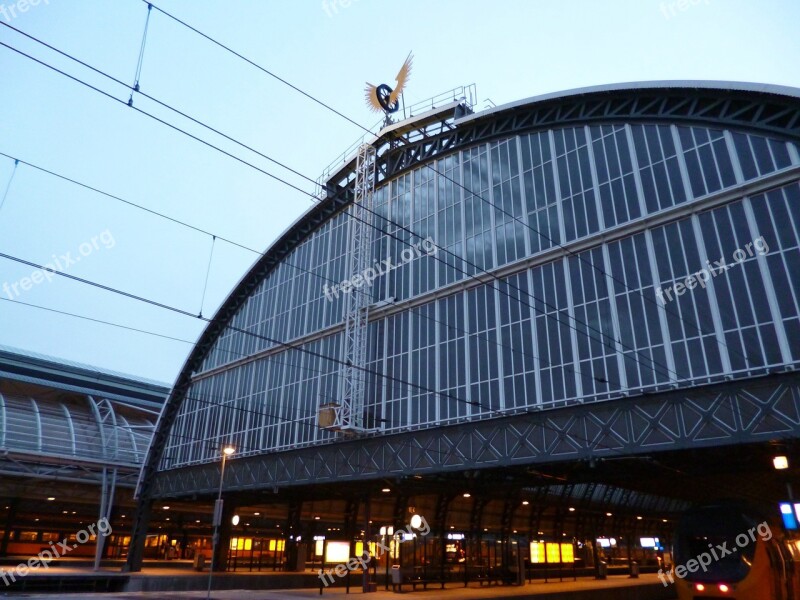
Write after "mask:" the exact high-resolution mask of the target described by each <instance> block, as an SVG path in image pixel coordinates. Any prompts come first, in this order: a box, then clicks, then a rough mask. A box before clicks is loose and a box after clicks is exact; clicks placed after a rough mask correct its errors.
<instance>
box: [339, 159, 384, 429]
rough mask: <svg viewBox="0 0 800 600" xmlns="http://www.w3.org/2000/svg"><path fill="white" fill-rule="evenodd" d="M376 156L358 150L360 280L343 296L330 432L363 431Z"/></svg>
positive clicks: (353, 230)
mask: <svg viewBox="0 0 800 600" xmlns="http://www.w3.org/2000/svg"><path fill="white" fill-rule="evenodd" d="M376 159H377V153H376V151H375V148H374V147H373V146H371V145H370V144H362V145H361V146H359V148H358V160H357V167H356V181H355V197H354V199H353V206H352V208H351V218H350V245H349V255H348V258H349V271H348V274H349V276H350V281H351V282H353V283H355V282H356V279H357V278H359V279H360V280H361V285H359V286H355V285H354V286H353V289H352V290H351V291H350V293H348V294H346V296H345V304H344V317H343V321H344V339H343V347H342V361H343V362H344V366H343V367H342V377H341V380H340V381H341V394H340V404H339V406H338V407H336V412H335V420H334V424H333V427H331V429H336V430H339V431H342V432H345V433H361V432H363V431H364V430H365V423H364V394H365V392H366V387H367V376H366V372H365V370H364V369H365V367H366V364H367V343H368V335H367V328H368V325H369V305H370V303H371V300H372V291H371V285H370V284H371V282H370V281H364V278H365V277H366V274H367V270H368V268H369V266H370V259H371V256H372V232H373V228H372V200H373V196H374V194H375V162H376Z"/></svg>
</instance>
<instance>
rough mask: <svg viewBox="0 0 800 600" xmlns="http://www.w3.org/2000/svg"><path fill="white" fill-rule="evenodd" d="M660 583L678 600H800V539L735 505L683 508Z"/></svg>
mask: <svg viewBox="0 0 800 600" xmlns="http://www.w3.org/2000/svg"><path fill="white" fill-rule="evenodd" d="M672 558H673V560H674V564H673V565H672V566H671V567H670V569H669V570H668V572H667V573H660V574H659V577H660V578H661V579H662V581H666V582H668V583H669V584H674V586H675V589H676V592H677V595H678V599H679V600H701V599H702V600H706V599H709V598H727V599H729V600H800V538H797V537H796V536H794V537H793V536H792V535H791V532H784V530H783V528H782V527H780V526H779V525H775V524H774V523H773V524H772V525H770V523H769V522H768V520H766V519H764V518H762V517H761V516H759V515H758V513H757V512H756V511H753V510H752V509H750V508H748V507H744V506H741V505H738V504H735V503H728V502H719V503H713V504H707V505H703V506H699V507H696V508H693V509H690V510H688V511H687V512H686V513H684V515H683V516H682V517H681V519H680V521H679V523H678V527H677V529H676V531H675V535H674V537H673V547H672Z"/></svg>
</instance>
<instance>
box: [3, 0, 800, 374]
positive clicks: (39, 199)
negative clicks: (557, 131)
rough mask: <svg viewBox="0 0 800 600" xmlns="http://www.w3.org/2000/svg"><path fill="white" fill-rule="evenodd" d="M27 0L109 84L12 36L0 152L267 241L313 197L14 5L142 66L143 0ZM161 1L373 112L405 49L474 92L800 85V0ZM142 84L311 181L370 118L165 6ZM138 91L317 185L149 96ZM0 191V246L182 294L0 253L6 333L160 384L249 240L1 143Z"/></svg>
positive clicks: (429, 74)
mask: <svg viewBox="0 0 800 600" xmlns="http://www.w3.org/2000/svg"><path fill="white" fill-rule="evenodd" d="M34 1H35V0H28V2H29V3H27V4H26V3H25V2H24V0H18V1H17V2H12V1H11V0H0V43H2V44H7V45H9V46H12V47H13V48H16V49H17V50H19V51H21V52H24V53H26V54H30V55H31V56H34V57H35V58H36V59H38V60H40V61H43V62H46V63H49V64H50V65H52V66H54V67H56V68H58V69H61V70H62V71H64V72H66V73H68V74H70V75H72V76H73V77H77V78H79V79H82V80H84V81H85V82H87V83H89V84H91V85H93V86H95V87H97V88H99V89H100V90H102V91H104V92H105V93H106V94H108V96H106V95H103V94H101V93H100V92H98V91H95V90H91V89H89V88H87V87H85V86H84V85H81V84H79V83H77V82H75V81H74V80H71V79H69V78H68V77H66V76H65V75H63V74H59V73H57V72H54V71H52V70H50V69H48V68H47V67H45V66H43V65H41V64H39V63H36V62H34V61H33V60H31V59H29V58H26V57H25V56H22V55H20V54H18V53H17V52H14V51H13V50H11V49H9V48H7V47H5V46H0V152H2V153H4V154H6V155H9V156H12V157H15V158H17V159H20V160H22V161H25V162H28V163H32V164H34V165H37V166H39V167H42V168H44V169H46V170H49V171H52V172H55V173H58V174H60V175H63V176H65V177H67V178H69V179H72V180H75V181H77V182H80V183H82V184H85V185H88V186H91V187H93V188H96V189H97V190H102V191H103V192H106V193H108V194H111V195H113V196H116V197H118V198H121V199H123V200H126V201H128V202H131V203H135V204H138V205H140V206H142V207H145V208H147V209H149V210H151V211H156V212H159V213H162V214H164V215H167V216H169V217H171V218H172V219H175V220H178V221H183V222H185V223H187V224H189V225H191V226H193V227H196V228H198V229H202V230H204V231H205V232H209V233H211V234H213V235H216V236H220V237H224V238H227V239H229V240H233V241H235V242H237V243H240V244H242V245H244V246H246V247H248V248H251V249H253V250H257V251H262V252H263V251H264V250H266V249H267V248H268V247H269V246H270V244H271V243H272V242H273V241H274V240H275V239H276V238H277V237H278V236H279V235H280V234H281V233H282V232H283V231H284V230H285V229H286V228H287V227H288V226H289V225H290V224H291V223H292V222H293V221H295V220H296V219H297V218H298V217H299V216H300V215H301V214H303V213H304V212H305V211H306V210H308V209H309V207H310V206H311V204H312V201H311V199H310V198H309V196H308V195H306V194H303V193H301V192H300V191H297V190H295V189H292V188H291V187H288V186H287V185H285V184H283V183H280V182H279V181H277V180H275V179H272V178H270V177H269V176H267V175H266V174H264V173H263V172H261V171H259V170H257V169H254V168H252V167H250V166H247V165H244V164H242V163H241V162H239V161H237V160H235V159H233V158H231V157H229V156H226V155H224V154H223V153H221V152H220V151H217V150H214V149H212V148H210V147H208V146H206V145H204V144H202V143H200V142H198V141H196V140H193V139H191V138H189V137H187V136H186V135H183V134H181V133H179V132H177V131H176V130H174V129H173V128H170V127H169V126H167V125H164V124H162V123H159V122H157V121H155V120H153V119H151V118H148V117H147V116H145V115H143V114H141V113H139V112H137V111H135V110H133V109H131V108H130V107H128V106H127V105H126V104H127V101H128V98H129V97H130V90H128V89H127V88H126V87H124V86H122V85H120V84H118V83H114V82H112V81H109V80H108V79H105V78H103V77H101V76H100V75H98V74H97V73H94V72H92V71H90V70H89V69H87V68H86V67H84V66H81V65H79V64H77V63H75V62H73V61H70V60H69V59H67V58H65V57H63V56H60V55H59V54H57V53H56V52H54V51H53V50H51V49H48V48H46V47H44V46H42V45H40V44H38V43H36V42H34V41H32V40H30V39H27V38H25V37H24V36H22V35H20V34H19V33H17V32H16V31H13V30H12V29H10V28H8V27H5V26H2V25H3V24H7V25H10V26H12V27H15V28H17V29H19V30H21V31H24V32H25V33H27V34H29V35H31V36H34V37H36V38H38V39H40V40H42V41H44V42H46V43H47V44H49V45H50V46H52V47H54V48H56V49H58V50H60V51H62V52H64V53H67V54H69V55H72V56H74V57H75V58H78V59H79V60H81V61H83V62H85V63H87V64H89V65H91V66H93V67H95V68H97V69H99V70H101V71H104V72H106V73H108V74H110V75H112V76H113V77H115V78H117V79H118V80H121V81H123V82H124V83H125V85H133V82H134V81H135V77H136V70H137V63H138V59H139V53H140V47H141V44H142V34H143V31H144V26H145V20H146V17H147V5H146V4H145V3H144V2H142V1H141V0H39V2H38V3H36V4H35V5H32V2H34ZM154 3H155V4H156V6H158V7H160V8H162V9H164V10H165V11H167V12H169V13H171V14H173V15H175V16H176V17H178V18H180V19H181V20H183V21H185V22H186V23H188V24H190V25H191V26H192V27H194V28H196V29H198V30H200V31H201V32H203V33H204V34H206V35H207V36H209V37H211V38H214V39H215V40H218V41H219V42H221V43H223V44H225V45H228V46H230V47H231V48H233V49H234V50H236V51H237V52H238V53H240V54H242V55H243V56H245V57H247V58H249V59H250V60H252V61H253V62H255V63H257V64H258V65H260V66H261V67H264V68H265V69H267V70H269V71H271V72H272V73H274V74H275V75H277V76H279V77H281V78H283V79H284V80H286V81H288V82H289V83H291V84H292V85H294V86H296V87H298V88H300V89H302V90H304V91H305V92H307V93H309V94H310V95H312V96H314V97H316V98H318V99H319V100H321V101H323V102H325V103H326V104H329V105H330V106H332V107H334V108H335V109H336V110H338V111H340V112H341V113H343V114H345V115H347V116H348V117H349V118H351V119H353V120H354V121H356V122H357V123H360V124H361V125H363V126H365V127H370V126H372V125H374V124H375V123H376V121H377V120H378V119H377V117H376V115H375V114H374V113H371V112H370V111H369V109H368V108H367V107H366V105H365V103H364V97H363V90H364V84H365V81H369V82H371V83H373V84H379V83H384V82H385V83H388V84H390V85H392V84H393V79H394V76H395V74H396V73H397V70H398V69H399V67H400V66H401V65H402V63H403V61H404V60H405V58H406V56H407V55H408V53H409V52H411V51H413V53H414V66H413V70H412V73H411V79H410V82H409V84H408V87H407V89H406V92H405V100H406V103H407V104H411V103H414V102H416V101H421V100H424V99H426V98H430V97H432V96H435V95H437V94H439V93H442V92H445V91H447V90H450V89H452V88H455V87H457V86H461V85H466V84H472V83H474V84H476V86H477V98H478V103H477V106H476V108H477V109H482V108H485V107H486V106H488V105H489V104H490V103H494V104H497V105H501V104H503V103H507V102H513V101H516V100H520V99H523V98H528V97H532V96H536V95H539V94H545V93H553V92H558V91H562V90H569V89H573V88H578V87H584V86H590V85H601V84H608V83H620V82H635V81H651V80H669V79H673V80H675V79H677V80H687V79H700V80H730V81H750V82H757V83H769V84H777V85H786V86H792V87H798V88H800V68H798V58H800V35H798V32H797V24H798V23H800V2H797V0H761V1H759V2H755V1H753V0H749V1H747V0H695V1H693V0H682V1H680V2H678V1H677V0H675V1H661V0H606V1H603V0H521V1H512V0H496V1H494V2H478V1H476V0H458V1H455V0H453V1H451V0H405V1H404V2H386V1H384V0H350V1H347V0H291V1H289V0H284V1H281V2H278V1H277V0H226V1H225V2H219V1H213V2H212V1H210V0H157V1H156V2H154ZM139 85H140V89H141V91H142V92H144V93H147V94H149V95H150V96H153V97H155V98H157V99H158V100H160V101H161V102H164V103H167V104H169V105H171V106H174V107H175V108H178V109H179V110H181V111H182V112H184V113H186V114H187V115H190V116H191V117H193V118H195V119H197V120H199V121H202V122H203V123H206V124H208V125H210V126H212V127H214V128H216V129H218V130H220V131H222V132H223V133H225V134H226V135H228V136H230V137H232V138H234V139H236V140H238V141H240V142H242V143H244V144H247V145H248V146H250V147H252V148H254V149H255V150H257V151H258V152H260V153H262V154H266V155H268V156H271V157H274V158H275V159H277V160H279V161H281V162H283V163H284V164H286V165H288V166H290V167H292V168H293V169H295V170H296V171H298V172H300V173H302V174H304V175H306V176H307V177H308V178H310V179H311V180H316V179H317V177H318V176H319V175H320V174H321V173H322V172H323V170H324V169H325V168H326V167H327V166H328V165H329V164H330V163H331V162H332V161H334V160H335V159H336V158H337V157H338V156H339V155H341V153H342V152H344V151H345V150H346V149H348V148H350V147H351V146H352V145H353V144H354V143H355V142H356V141H357V140H358V139H359V138H360V137H361V135H362V134H363V130H361V129H359V128H358V127H356V126H355V125H354V124H352V123H350V122H348V121H347V120H345V119H343V118H342V117H340V116H338V115H336V114H334V113H333V112H330V111H328V110H327V109H325V108H323V107H322V106H320V105H319V104H316V103H315V102H313V101H312V100H310V99H308V98H306V97H304V96H303V95H301V94H299V93H298V92H296V91H294V90H293V89H291V88H290V87H288V86H287V85H285V84H284V83H281V82H279V81H278V80H276V79H274V78H272V77H270V76H269V75H267V74H265V73H264V72H262V71H260V70H258V69H256V68H255V67H253V66H252V65H249V64H247V63H246V62H244V61H242V60H241V59H239V58H236V57H234V56H232V55H231V54H228V53H226V52H225V51H224V50H223V49H221V48H220V47H219V46H216V45H214V44H213V43H212V42H210V41H208V40H207V39H204V38H203V37H201V36H199V35H197V34H196V33H193V32H192V31H190V30H189V29H187V28H186V27H184V26H182V25H180V24H179V23H176V22H175V21H173V20H171V19H169V18H168V17H166V16H165V15H164V14H162V13H160V12H158V11H156V10H153V11H152V12H151V15H150V21H149V26H148V33H147V39H146V44H145V47H144V55H143V62H142V69H141V75H140V78H139ZM109 96H111V98H109ZM112 98H115V99H116V100H114V99H112ZM120 101H121V102H120ZM133 104H134V107H136V108H139V109H141V110H143V111H147V112H149V113H151V114H153V115H154V116H156V117H158V118H160V119H163V120H165V121H168V122H169V123H171V124H173V125H175V126H177V127H180V128H182V129H185V130H186V131H187V132H189V133H191V134H192V135H195V136H198V137H201V138H203V139H204V140H206V141H208V142H210V143H212V144H214V145H217V146H219V147H220V148H221V149H222V150H224V151H226V152H229V153H231V154H235V155H236V156H238V157H240V158H242V159H243V160H245V161H247V162H250V163H251V164H252V165H254V166H255V167H257V168H258V169H261V170H262V171H267V172H269V173H272V174H274V175H276V176H278V177H281V178H283V179H285V180H286V181H288V182H289V183H291V184H293V185H295V186H297V187H299V188H301V189H302V190H305V191H307V192H309V193H313V192H314V191H315V189H314V185H313V184H312V183H311V182H310V181H308V180H306V179H303V178H301V177H298V176H297V175H294V174H291V173H287V172H286V171H284V170H282V169H281V168H279V167H277V166H276V165H274V164H271V163H269V162H268V161H267V160H265V159H264V158H263V157H261V156H258V155H256V154H253V153H251V152H249V151H247V150H244V149H242V148H240V147H238V146H236V145H235V144H233V143H231V142H230V141H226V140H224V139H222V138H220V137H219V136H217V135H215V134H213V133H211V132H208V131H206V130H203V129H202V128H201V127H199V126H197V125H196V124H193V123H191V122H190V121H188V120H186V119H185V118H183V117H181V116H178V115H175V114H173V113H170V112H169V111H167V110H166V109H164V108H163V107H159V106H158V105H156V104H154V103H153V102H152V101H151V100H148V99H147V98H144V97H142V96H141V95H138V94H134V98H133ZM12 176H13V177H12ZM9 182H10V186H9ZM7 188H8V191H7V194H4V192H6V189H7ZM4 197H5V200H4V201H3V198H4ZM0 202H3V204H2V207H1V208H0V253H2V254H5V255H9V256H13V257H16V258H20V259H23V260H26V261H28V262H31V263H35V264H50V265H52V266H53V267H54V268H55V269H56V270H58V271H61V272H63V273H65V274H68V275H72V276H75V277H79V278H82V279H85V280H89V281H92V282H95V283H98V284H101V285H103V286H107V287H111V288H116V289H119V290H122V291H124V292H127V293H129V294H133V295H136V296H139V297H142V298H146V299H148V300H152V301H153V302H156V303H160V304H163V305H167V306H170V307H174V308H177V309H180V310H181V311H185V312H187V313H189V315H185V314H179V313H177V312H173V311H170V310H167V309H165V308H162V307H158V306H154V305H152V304H146V303H144V302H142V301H140V300H135V299H132V298H128V297H124V296H120V295H117V294H114V293H111V292H109V291H106V290H103V289H100V288H98V287H94V286H90V285H87V284H86V283H82V282H79V281H75V280H70V279H68V278H65V277H61V276H51V275H50V274H49V273H48V274H47V275H48V277H45V276H44V275H43V274H42V273H41V272H40V271H38V269H36V268H35V267H32V266H30V265H26V264H21V263H19V262H15V261H12V260H9V259H7V258H2V257H0V345H3V346H8V347H12V348H18V349H22V350H25V351H29V352H35V353H40V354H46V355H49V356H53V357H56V358H59V359H65V360H69V361H75V362H79V363H83V364H87V365H92V366H95V367H98V368H101V369H106V370H112V371H117V372H122V373H128V374H131V375H134V376H137V377H142V378H147V379H151V380H156V381H161V382H164V383H166V384H171V383H172V382H173V381H174V379H175V378H176V376H177V374H178V372H179V371H180V368H181V367H182V365H183V363H184V361H185V360H186V358H187V356H188V354H189V352H190V351H191V349H192V344H193V343H194V342H195V341H196V340H197V338H198V336H199V335H200V333H201V332H202V330H203V327H204V322H203V321H201V320H199V319H197V318H195V317H193V316H192V315H198V314H200V313H202V315H203V316H205V317H211V316H213V314H214V313H215V311H216V310H217V308H218V307H219V306H220V304H221V303H222V302H223V301H224V299H225V298H226V297H227V295H228V294H229V293H230V291H231V289H232V288H233V286H234V285H235V284H236V283H237V282H238V281H239V279H241V277H242V276H244V275H245V273H246V272H247V271H248V269H249V267H250V266H251V265H252V263H253V262H254V260H255V259H256V258H257V254H255V253H254V252H252V251H248V250H245V249H242V248H238V247H236V246H233V245H231V244H228V243H226V242H223V241H221V240H219V239H217V240H216V241H213V238H212V237H211V235H208V234H207V233H203V232H198V231H196V230H193V229H189V228H187V227H184V226H182V225H179V224H177V223H175V222H174V221H169V220H167V219H164V218H162V217H159V216H156V215H154V214H152V213H149V212H147V211H145V210H142V209H140V208H135V207H133V206H130V205H128V204H125V203H123V202H121V201H120V200H117V199H113V198H110V197H108V196H104V195H101V194H98V193H96V192H94V191H91V190H89V189H86V188H84V187H80V186H77V185H75V184H73V183H70V182H67V181H65V180H63V179H59V178H57V177H54V176H52V175H50V174H47V173H45V172H42V171H40V170H36V169H34V168H32V167H30V166H28V165H25V164H19V165H18V166H17V167H16V169H15V168H14V161H13V160H11V159H9V158H6V157H3V156H0ZM212 247H213V252H212ZM23 303H24V304H23ZM45 309H49V310H45ZM52 311H61V312H62V313H73V314H76V315H80V316H82V317H86V318H87V319H95V320H99V321H107V322H111V323H115V324H116V325H119V326H122V327H125V328H128V329H123V328H122V327H115V326H111V325H107V324H104V323H99V322H96V321H90V320H87V319H81V318H77V317H74V316H69V315H65V314H60V313H56V312H52ZM135 330H140V331H135ZM152 334H158V335H157V336H156V335H152ZM159 336H163V337H159Z"/></svg>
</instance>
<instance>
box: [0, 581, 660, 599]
mask: <svg viewBox="0 0 800 600" xmlns="http://www.w3.org/2000/svg"><path fill="white" fill-rule="evenodd" d="M637 588H638V589H637ZM351 593H352V594H354V595H355V594H361V589H360V588H358V589H353V590H351ZM403 595H405V596H406V597H408V598H418V599H420V600H429V599H430V600H432V599H438V598H446V599H448V598H452V599H453V600H483V599H487V600H489V599H492V600H497V599H503V598H509V599H514V600H525V599H526V598H534V599H536V600H550V599H551V598H552V599H553V600H556V599H559V598H560V599H563V600H567V599H569V600H577V599H578V598H587V599H588V598H591V599H598V600H599V599H606V598H608V599H612V598H613V599H614V600H627V599H631V600H633V599H641V600H650V599H653V600H669V599H672V598H675V594H674V590H672V589H671V588H664V587H663V586H662V585H661V584H660V582H659V580H658V578H657V577H656V576H655V575H642V576H641V577H640V578H639V579H630V578H628V577H626V576H610V577H609V578H608V579H607V580H605V581H596V580H595V579H591V578H580V579H578V581H571V580H570V581H564V582H563V583H562V582H558V581H555V582H549V583H544V582H541V581H536V582H534V583H531V584H528V585H526V586H524V587H508V586H491V587H487V586H484V587H479V586H477V585H475V584H473V586H471V587H468V588H464V587H463V586H462V585H458V586H457V585H455V584H449V585H448V586H447V587H446V588H445V589H444V590H441V589H437V587H434V588H431V589H428V590H427V591H423V590H421V589H418V590H417V591H416V592H412V591H411V587H410V586H407V585H405V586H403ZM6 596H7V597H9V598H25V599H26V600H54V599H55V598H56V597H58V598H59V599H61V598H63V599H64V600H84V599H85V600H147V599H152V600H199V599H201V598H205V597H206V593H205V592H119V593H115V594H58V595H57V596H56V595H53V594H50V595H47V594H31V595H29V594H4V593H3V591H2V590H1V589H0V597H6ZM211 597H212V598H216V599H217V600H244V599H246V600H291V599H297V600H302V599H309V600H310V599H312V598H320V593H319V590H317V589H303V590H263V591H254V590H226V591H219V592H212V594H211ZM325 597H328V598H331V597H335V598H344V597H345V590H344V588H335V589H333V588H332V589H329V590H325V591H324V593H323V595H322V598H325ZM369 597H370V598H371V599H372V600H396V599H397V597H398V595H397V594H394V593H392V592H391V591H389V592H385V591H383V588H381V589H380V591H378V592H376V593H373V594H370V595H369Z"/></svg>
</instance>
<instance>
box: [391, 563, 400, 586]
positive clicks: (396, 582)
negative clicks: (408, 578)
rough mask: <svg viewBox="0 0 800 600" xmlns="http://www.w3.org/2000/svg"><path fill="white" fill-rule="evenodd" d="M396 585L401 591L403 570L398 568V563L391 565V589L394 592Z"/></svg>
mask: <svg viewBox="0 0 800 600" xmlns="http://www.w3.org/2000/svg"><path fill="white" fill-rule="evenodd" d="M397 587H399V588H400V591H401V592H402V591H403V572H402V571H401V570H400V565H392V591H393V592H396V591H397Z"/></svg>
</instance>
